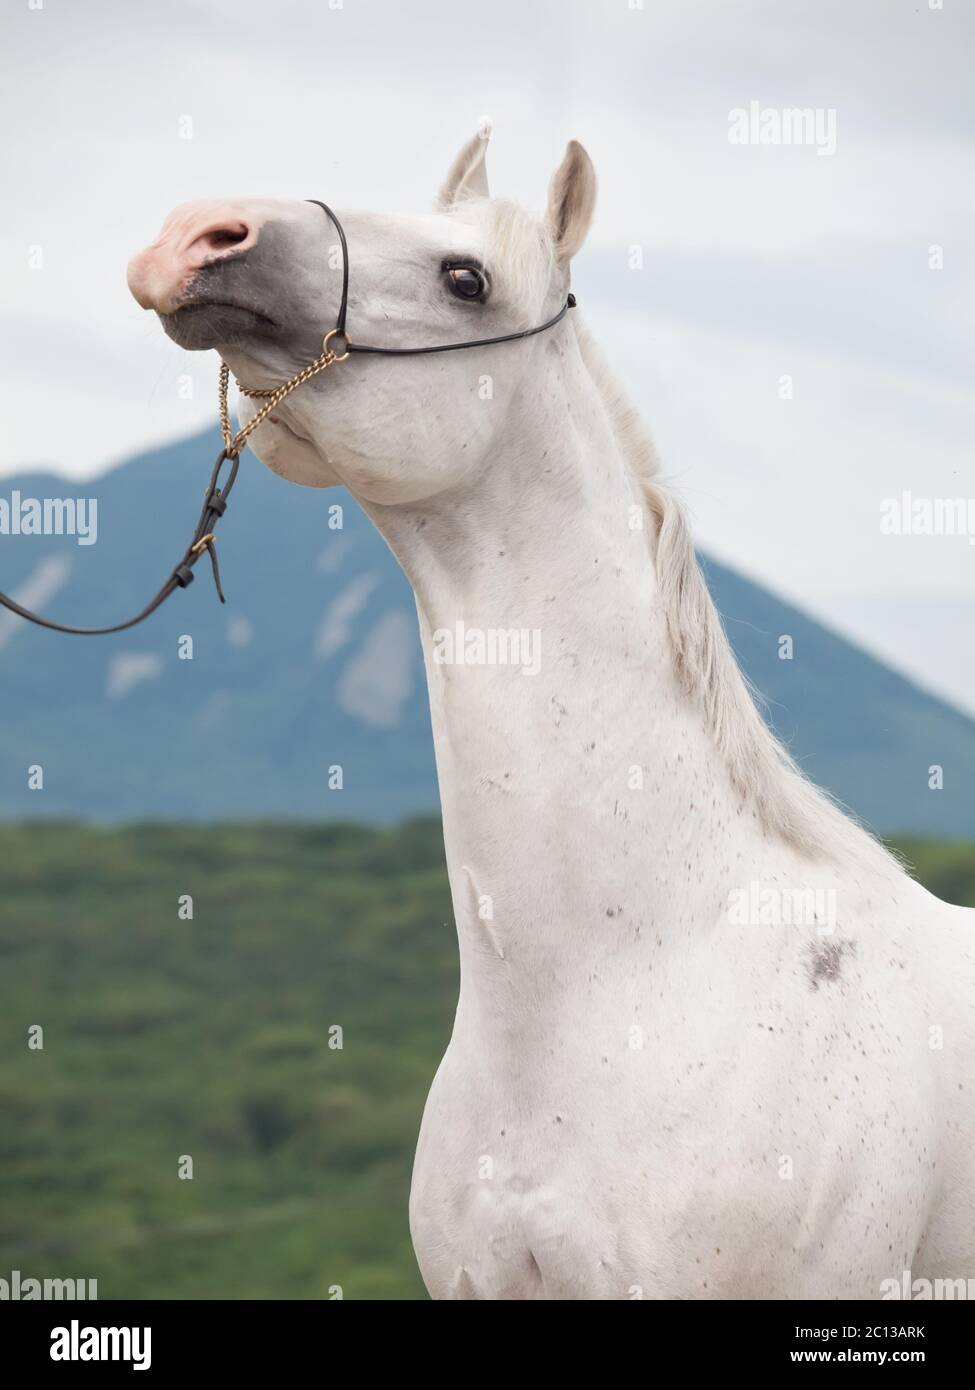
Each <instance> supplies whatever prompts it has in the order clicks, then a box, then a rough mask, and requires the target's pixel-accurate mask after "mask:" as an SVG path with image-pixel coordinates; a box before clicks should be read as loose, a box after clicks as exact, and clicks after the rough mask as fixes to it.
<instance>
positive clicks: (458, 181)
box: [437, 125, 491, 211]
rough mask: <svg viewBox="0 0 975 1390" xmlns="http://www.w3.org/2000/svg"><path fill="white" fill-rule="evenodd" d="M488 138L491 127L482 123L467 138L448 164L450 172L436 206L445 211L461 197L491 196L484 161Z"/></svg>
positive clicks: (489, 137)
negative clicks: (457, 153) (449, 164)
mask: <svg viewBox="0 0 975 1390" xmlns="http://www.w3.org/2000/svg"><path fill="white" fill-rule="evenodd" d="M490 139H491V127H490V126H489V125H484V126H482V127H481V129H480V130H479V131H478V132H477V134H476V135H475V136H474V138H473V139H472V140H468V142H467V144H466V145H465V146H464V148H463V149H462V150H461V152H460V154H459V155H458V156H457V158H456V159H455V160H454V162H453V164H452V165H451V166H450V173H449V174H448V175H447V178H446V180H445V182H444V185H443V187H442V188H441V190H440V193H439V195H438V197H437V207H438V208H441V209H443V210H444V211H446V209H447V208H450V207H453V205H454V204H455V203H459V202H460V201H461V199H462V198H489V197H490V196H491V195H490V193H489V192H488V181H487V168H486V167H485V162H484V161H485V156H486V155H487V147H488V141H489V140H490Z"/></svg>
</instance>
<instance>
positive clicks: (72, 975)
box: [0, 820, 975, 1299]
mask: <svg viewBox="0 0 975 1390" xmlns="http://www.w3.org/2000/svg"><path fill="white" fill-rule="evenodd" d="M899 847H900V848H901V850H902V852H903V853H904V854H905V855H906V857H907V858H908V859H909V860H910V861H911V862H912V863H913V864H914V865H916V866H917V872H918V875H919V877H920V878H921V879H922V881H923V882H925V883H926V884H927V885H928V886H929V887H930V888H931V889H932V890H933V891H934V892H936V893H938V894H939V895H940V896H942V897H947V898H951V899H953V900H954V901H957V902H962V901H964V902H967V903H970V904H973V905H975V850H973V848H972V846H970V845H964V844H942V843H924V842H917V841H910V842H907V841H905V842H903V843H902V844H901V845H900V846H899ZM0 856H2V860H0V862H2V864H3V866H4V870H3V889H4V891H3V895H2V902H0V1038H2V1046H0V1191H2V1208H0V1210H2V1215H0V1276H3V1277H9V1273H10V1271H11V1270H13V1269H20V1270H21V1271H22V1273H23V1274H24V1276H28V1275H31V1276H34V1277H42V1278H43V1277H45V1276H47V1277H58V1276H61V1277H75V1278H97V1279H98V1281H99V1294H100V1296H101V1297H102V1298H113V1297H114V1298H120V1297H137V1298H145V1297H158V1298H287V1297H292V1298H327V1297H328V1296H329V1287H330V1286H331V1285H335V1284H338V1285H341V1286H342V1290H343V1293H344V1296H345V1297H346V1298H367V1297H371V1298H382V1299H409V1298H422V1297H423V1296H424V1291H423V1286H422V1283H421V1281H420V1277H419V1274H418V1272H417V1269H416V1265H415V1262H414V1259H413V1255H412V1251H411V1248H410V1242H409V1232H408V1228H407V1198H408V1193H409V1180H410V1165H411V1162H412V1156H413V1148H414V1143H415V1139H416V1131H417V1126H418V1124H419V1120H420V1114H421V1110H422V1106H423V1101H424V1098H425V1096H426V1092H427V1088H428V1086H429V1084H430V1080H431V1078H432V1076H433V1073H434V1070H435V1069H436V1066H437V1063H438V1061H439V1058H440V1056H441V1053H442V1052H443V1049H444V1046H445V1045H446V1042H447V1039H448V1037H449V1033H450V1024H451V1018H452V1015H453V1009H454V1004H455V1001H456V991H457V964H456V944H455V939H454V930H453V925H452V913H451V907H450V898H449V894H448V890H447V881H446V874H445V872H444V867H443V847H442V841H441V837H440V827H439V823H438V822H437V821H435V820H424V821H413V822H409V823H407V824H405V825H402V826H400V827H399V828H398V829H395V830H368V829H362V828H359V827H355V826H343V825H338V826H336V825H332V826H308V825H296V826H288V825H282V824H279V823H276V824H273V825H245V826H207V827H189V828H175V827H172V826H134V827H129V828H126V829H116V830H102V829H97V828H92V827H88V826H78V825H50V824H44V825H33V826H7V827H3V828H0ZM184 894H190V895H192V898H193V919H192V921H187V920H181V919H180V917H179V912H178V909H179V900H180V898H181V896H182V895H184ZM36 1024H40V1025H42V1026H43V1029H44V1047H43V1050H42V1051H32V1050H30V1049H29V1048H28V1046H27V1037H28V1029H29V1028H30V1027H31V1026H32V1025H36ZM335 1025H338V1026H340V1027H341V1028H342V1030H343V1034H344V1039H343V1040H344V1047H343V1048H342V1049H341V1050H338V1049H334V1048H331V1047H329V1036H330V1032H329V1030H330V1029H331V1028H332V1027H333V1026H335ZM185 1154H188V1155H190V1156H191V1157H192V1159H193V1166H194V1176H193V1181H192V1182H188V1181H181V1180H180V1179H179V1177H178V1176H177V1170H178V1164H179V1160H180V1156H181V1155H185Z"/></svg>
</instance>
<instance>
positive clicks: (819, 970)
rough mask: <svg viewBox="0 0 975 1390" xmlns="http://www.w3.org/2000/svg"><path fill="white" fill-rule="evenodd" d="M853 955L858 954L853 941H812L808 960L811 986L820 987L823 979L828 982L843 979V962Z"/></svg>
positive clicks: (812, 987)
mask: <svg viewBox="0 0 975 1390" xmlns="http://www.w3.org/2000/svg"><path fill="white" fill-rule="evenodd" d="M853 955H856V944H855V943H854V942H853V941H827V940H823V941H811V942H810V943H809V958H808V960H807V962H806V971H807V973H808V975H809V986H810V988H811V989H819V983H820V981H821V980H823V981H825V982H826V983H827V984H835V983H836V981H837V980H841V979H842V978H843V962H844V961H845V960H846V959H847V957H849V956H853Z"/></svg>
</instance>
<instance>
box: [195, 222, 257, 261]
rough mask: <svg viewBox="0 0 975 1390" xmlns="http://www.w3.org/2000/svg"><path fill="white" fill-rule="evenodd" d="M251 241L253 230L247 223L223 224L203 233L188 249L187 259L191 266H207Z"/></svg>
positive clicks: (208, 228) (209, 228)
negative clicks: (215, 258) (214, 259)
mask: <svg viewBox="0 0 975 1390" xmlns="http://www.w3.org/2000/svg"><path fill="white" fill-rule="evenodd" d="M250 240H251V229H250V227H248V225H247V223H246V222H240V221H228V222H221V223H219V224H218V225H216V226H212V227H207V229H206V231H204V232H201V233H200V234H199V236H197V237H196V238H195V239H194V240H193V242H192V243H191V244H190V246H189V247H188V248H187V251H186V257H187V260H188V261H189V263H190V264H191V265H194V266H201V265H205V264H206V263H207V261H209V260H212V259H213V258H214V257H215V256H222V255H224V254H225V253H226V252H227V251H232V250H233V249H234V247H235V246H243V245H244V243H245V242H248V241H250Z"/></svg>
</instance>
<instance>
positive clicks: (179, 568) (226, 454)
mask: <svg viewBox="0 0 975 1390" xmlns="http://www.w3.org/2000/svg"><path fill="white" fill-rule="evenodd" d="M308 201H309V202H310V203H314V204H315V206H316V207H320V208H321V209H322V210H323V212H324V213H325V214H326V216H327V217H328V219H329V221H330V222H331V223H332V226H333V227H334V228H335V230H336V232H337V233H338V238H339V242H340V244H341V247H342V298H341V300H340V302H339V311H338V315H337V316H336V319H335V327H334V328H332V329H330V330H329V331H328V332H327V333H326V334H325V337H324V338H323V339H322V351H321V353H320V354H319V356H318V357H316V358H315V360H314V361H313V362H309V363H308V365H307V366H306V367H302V369H301V371H300V372H296V373H295V375H294V376H293V377H291V378H290V380H288V381H286V382H283V383H282V385H281V386H274V387H270V388H268V389H266V390H262V391H259V390H251V389H248V388H247V387H245V386H241V384H240V382H238V383H237V385H238V387H239V388H240V391H241V393H242V394H243V395H245V396H252V397H259V398H261V399H262V400H263V401H264V404H263V405H262V406H261V408H260V409H259V410H258V411H257V413H256V414H255V415H254V416H252V418H251V419H250V420H248V422H247V424H246V425H244V426H243V427H242V428H241V429H239V430H238V431H237V433H236V434H234V432H233V430H232V429H231V426H230V409H229V406H228V403H227V393H228V388H229V384H230V368H229V367H228V366H227V364H226V363H225V362H221V364H220V384H219V403H220V427H221V430H222V431H223V444H224V446H223V448H222V449H221V451H220V453H219V454H218V455H217V461H216V463H215V464H214V465H213V471H212V473H211V474H210V482H209V485H208V487H207V490H206V492H205V493H204V497H203V509H202V511H201V512H200V518H199V520H198V522H197V524H196V529H195V530H194V532H193V538H192V540H191V541H190V543H189V545H188V546H187V548H186V550H185V552H184V554H183V556H182V558H181V560H180V561H179V563H178V564H177V565H176V567H175V568H174V569H173V570H172V572H171V573H170V575H169V577H168V578H167V579H166V580H165V581H164V582H163V584H162V586H161V587H160V588H159V590H158V592H157V593H156V594H155V595H154V596H153V597H152V598H151V599H150V600H149V602H148V603H147V604H146V606H145V607H144V608H142V609H140V611H139V612H138V613H137V614H136V615H135V617H134V618H128V619H127V620H126V621H125V622H122V623H114V624H112V626H110V627H72V626H71V625H70V624H68V623H56V622H54V621H53V620H52V619H51V618H43V617H41V615H40V614H38V613H32V612H31V610H30V609H29V608H25V607H24V606H23V605H22V604H20V603H17V601H16V600H15V599H12V598H11V597H10V596H9V595H8V594H4V593H0V605H2V606H3V607H4V608H7V609H9V611H10V612H11V613H16V615H17V616H18V617H19V618H24V619H26V621H27V622H29V623H36V624H37V626H38V627H46V628H49V629H50V630H51V631H52V632H68V633H72V634H74V635H76V636H79V637H98V636H102V635H104V634H107V633H110V632H125V631H126V630H127V629H128V628H130V627H135V626H136V625H137V624H138V623H141V622H144V621H145V619H146V618H148V617H150V616H151V614H153V613H155V611H156V609H157V608H159V607H160V605H161V604H163V603H164V602H165V601H166V599H168V598H169V596H170V594H172V593H175V591H176V590H177V589H185V588H188V586H189V585H190V584H192V582H193V566H194V565H195V564H196V562H197V560H198V559H199V558H200V556H201V555H202V554H203V553H204V551H205V552H206V553H207V554H208V555H209V557H210V565H211V568H212V571H213V582H214V585H215V586H216V590H217V597H218V598H219V600H220V602H221V603H226V599H225V598H224V594H223V588H222V587H221V584H220V567H219V565H218V564H217V549H216V529H217V524H218V522H219V521H220V518H221V517H222V516H223V514H224V512H225V511H226V510H227V498H228V497H229V496H230V492H231V489H232V488H233V486H234V483H235V482H236V481H237V471H238V469H239V467H240V451H241V449H243V448H244V447H245V445H246V443H247V440H248V438H249V437H250V436H251V434H253V432H254V430H256V429H257V427H258V426H259V425H260V424H262V423H263V421H264V420H265V419H267V417H268V415H270V413H271V411H272V410H274V409H275V408H276V407H277V406H279V405H280V404H281V402H282V401H283V400H284V399H285V397H286V396H290V395H291V392H292V391H295V390H297V388H298V387H299V386H302V385H304V383H305V382H306V381H309V380H310V379H311V378H312V377H313V376H317V375H318V373H319V372H323V371H325V370H326V368H328V367H332V366H334V365H335V364H336V363H337V362H344V361H346V359H347V358H348V357H349V355H350V354H351V353H353V352H361V353H372V354H373V355H380V356H383V357H417V356H422V355H424V354H426V353H432V352H459V351H461V350H463V349H464V348H475V347H491V346H493V345H494V344H495V343H514V342H517V341H518V340H519V339H520V338H532V337H534V335H535V334H536V333H544V332H545V330H546V329H548V328H554V327H555V325H556V324H557V323H560V322H561V321H562V319H564V318H565V316H566V314H567V313H568V312H569V310H570V309H574V308H575V303H576V299H575V295H574V294H570V295H568V296H567V298H566V301H565V303H564V304H563V305H562V308H561V309H560V310H559V312H558V313H557V314H554V315H553V316H552V318H550V319H546V321H545V322H544V323H540V324H538V325H537V326H536V327H535V328H523V329H521V330H520V331H519V332H515V333H502V334H500V335H499V336H498V337H495V338H472V339H471V340H470V341H469V342H463V343H437V344H436V345H434V346H433V347H371V346H370V345H369V344H367V343H357V342H353V341H352V339H351V338H350V337H349V335H348V333H347V331H346V320H347V318H348V312H349V247H348V243H347V241H346V239H345V229H344V228H343V226H342V223H341V222H340V221H339V219H338V217H337V216H336V215H335V213H334V212H333V211H332V209H331V208H330V207H329V206H328V204H327V203H322V202H319V200H318V199H317V198H309V199H308ZM336 338H340V339H341V340H342V342H343V343H344V347H343V348H342V350H341V351H337V350H336V348H335V347H333V346H331V344H332V343H333V342H334V340H335V339H336ZM225 463H229V465H230V468H229V471H228V474H227V481H226V482H225V483H223V485H222V486H221V484H220V474H221V472H222V471H223V467H224V464H225Z"/></svg>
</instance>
